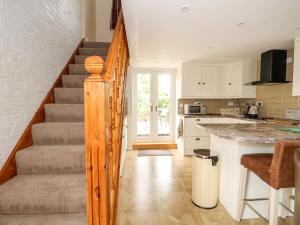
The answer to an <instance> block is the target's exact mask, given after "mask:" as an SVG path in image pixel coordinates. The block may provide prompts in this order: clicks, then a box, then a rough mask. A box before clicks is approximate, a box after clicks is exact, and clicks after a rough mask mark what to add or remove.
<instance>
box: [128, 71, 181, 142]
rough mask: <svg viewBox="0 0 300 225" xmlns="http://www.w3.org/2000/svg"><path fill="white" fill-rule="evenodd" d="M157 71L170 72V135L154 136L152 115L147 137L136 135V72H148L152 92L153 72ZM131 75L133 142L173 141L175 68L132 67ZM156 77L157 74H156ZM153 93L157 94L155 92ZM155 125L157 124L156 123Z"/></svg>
mask: <svg viewBox="0 0 300 225" xmlns="http://www.w3.org/2000/svg"><path fill="white" fill-rule="evenodd" d="M159 72H169V73H170V74H171V118H170V132H171V135H170V136H168V137H165V136H163V137H158V136H155V135H154V134H153V133H152V131H153V130H154V121H155V119H154V117H153V116H151V122H150V126H151V127H150V136H149V137H138V136H137V130H136V128H137V123H136V122H137V120H136V106H137V105H136V96H137V79H136V78H137V73H149V74H150V76H151V79H150V80H151V84H150V86H151V92H153V87H152V86H153V84H154V80H156V79H154V76H153V74H157V73H159ZM132 74H133V76H132V78H133V79H132V84H133V88H132V89H133V90H132V91H133V92H132V93H133V95H132V112H133V113H132V114H133V120H132V122H133V126H132V129H133V130H132V134H133V136H132V137H133V142H136V143H138V142H153V143H155V142H174V141H175V130H176V77H177V69H176V68H141V67H137V68H133V73H132ZM156 78H157V76H156ZM154 95H157V93H155V94H154ZM154 95H151V103H153V98H154ZM156 126H157V125H156Z"/></svg>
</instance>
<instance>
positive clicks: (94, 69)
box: [69, 64, 103, 75]
mask: <svg viewBox="0 0 300 225" xmlns="http://www.w3.org/2000/svg"><path fill="white" fill-rule="evenodd" d="M102 70H103V64H97V65H96V64H95V65H92V64H88V65H82V64H70V65H69V73H70V74H72V75H89V74H100V73H101V72H102Z"/></svg>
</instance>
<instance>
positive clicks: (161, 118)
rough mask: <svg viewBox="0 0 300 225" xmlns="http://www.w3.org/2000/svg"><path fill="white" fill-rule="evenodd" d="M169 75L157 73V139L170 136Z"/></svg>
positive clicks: (170, 83)
mask: <svg viewBox="0 0 300 225" xmlns="http://www.w3.org/2000/svg"><path fill="white" fill-rule="evenodd" d="M171 81H172V80H171V74H170V73H157V100H156V106H155V107H156V108H155V111H156V113H157V116H156V125H157V135H158V136H159V137H163V136H170V135H171V103H172V102H171V100H172V99H171V88H172V82H171Z"/></svg>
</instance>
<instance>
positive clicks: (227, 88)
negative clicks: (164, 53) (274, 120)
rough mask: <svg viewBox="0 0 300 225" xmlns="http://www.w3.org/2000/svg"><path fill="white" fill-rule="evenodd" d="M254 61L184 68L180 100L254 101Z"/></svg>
mask: <svg viewBox="0 0 300 225" xmlns="http://www.w3.org/2000/svg"><path fill="white" fill-rule="evenodd" d="M256 66H257V64H256V60H244V61H240V62H234V63H230V64H223V65H222V64H216V65H183V67H182V87H181V90H182V98H255V97H256V87H255V86H245V85H244V84H245V83H247V82H249V81H253V80H255V79H256V73H257V70H256Z"/></svg>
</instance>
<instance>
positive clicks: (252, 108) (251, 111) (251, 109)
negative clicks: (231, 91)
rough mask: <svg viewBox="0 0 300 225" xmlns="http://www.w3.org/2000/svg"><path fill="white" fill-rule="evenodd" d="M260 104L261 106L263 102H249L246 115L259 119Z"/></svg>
mask: <svg viewBox="0 0 300 225" xmlns="http://www.w3.org/2000/svg"><path fill="white" fill-rule="evenodd" d="M260 106H261V102H257V103H256V104H253V105H251V104H250V103H249V104H248V109H247V113H246V117H247V118H251V119H258V112H259V108H260Z"/></svg>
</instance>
